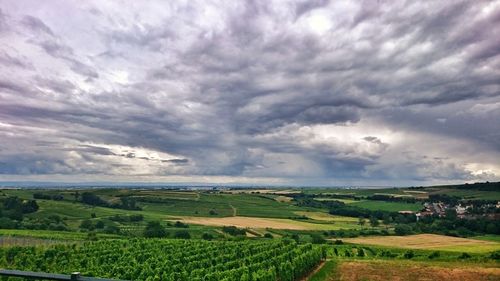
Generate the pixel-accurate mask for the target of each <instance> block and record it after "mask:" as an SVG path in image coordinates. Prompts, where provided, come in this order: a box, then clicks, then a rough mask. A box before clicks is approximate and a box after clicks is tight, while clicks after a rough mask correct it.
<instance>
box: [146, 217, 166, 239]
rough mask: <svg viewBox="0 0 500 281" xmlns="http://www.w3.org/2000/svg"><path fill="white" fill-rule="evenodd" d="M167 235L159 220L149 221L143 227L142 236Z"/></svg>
mask: <svg viewBox="0 0 500 281" xmlns="http://www.w3.org/2000/svg"><path fill="white" fill-rule="evenodd" d="M166 236H167V231H166V230H165V228H164V227H163V226H162V225H161V224H160V222H159V221H150V222H148V224H147V225H146V228H145V229H144V237H148V238H153V237H159V238H161V237H166Z"/></svg>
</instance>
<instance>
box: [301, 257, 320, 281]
mask: <svg viewBox="0 0 500 281" xmlns="http://www.w3.org/2000/svg"><path fill="white" fill-rule="evenodd" d="M325 263H326V260H322V261H321V263H320V264H319V265H318V266H317V267H316V268H315V269H314V270H313V271H311V272H310V273H309V274H308V275H307V276H306V277H304V278H302V279H300V281H307V280H309V278H311V277H312V276H313V275H314V274H316V272H318V271H320V270H321V268H323V266H324V265H325Z"/></svg>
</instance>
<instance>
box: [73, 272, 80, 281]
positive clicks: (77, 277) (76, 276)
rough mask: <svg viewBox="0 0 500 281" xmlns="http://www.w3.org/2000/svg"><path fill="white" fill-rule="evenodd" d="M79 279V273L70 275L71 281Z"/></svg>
mask: <svg viewBox="0 0 500 281" xmlns="http://www.w3.org/2000/svg"><path fill="white" fill-rule="evenodd" d="M79 279H80V272H73V273H71V280H79Z"/></svg>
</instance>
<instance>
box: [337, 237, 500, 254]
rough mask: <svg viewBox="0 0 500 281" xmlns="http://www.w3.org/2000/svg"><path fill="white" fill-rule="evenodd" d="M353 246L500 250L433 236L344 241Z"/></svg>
mask: <svg viewBox="0 0 500 281" xmlns="http://www.w3.org/2000/svg"><path fill="white" fill-rule="evenodd" d="M345 241H346V242H349V243H353V244H364V245H376V246H387V247H398V248H407V249H426V250H430V249H432V250H445V251H455V252H475V253H481V252H488V251H496V250H500V243H497V242H492V241H482V240H476V239H465V238H458V237H449V236H444V235H435V234H418V235H409V236H389V237H387V236H371V237H360V238H350V239H345Z"/></svg>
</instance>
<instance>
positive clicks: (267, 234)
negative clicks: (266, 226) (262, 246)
mask: <svg viewBox="0 0 500 281" xmlns="http://www.w3.org/2000/svg"><path fill="white" fill-rule="evenodd" d="M264 238H271V239H272V238H273V235H272V234H271V233H269V232H267V233H266V234H264Z"/></svg>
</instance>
